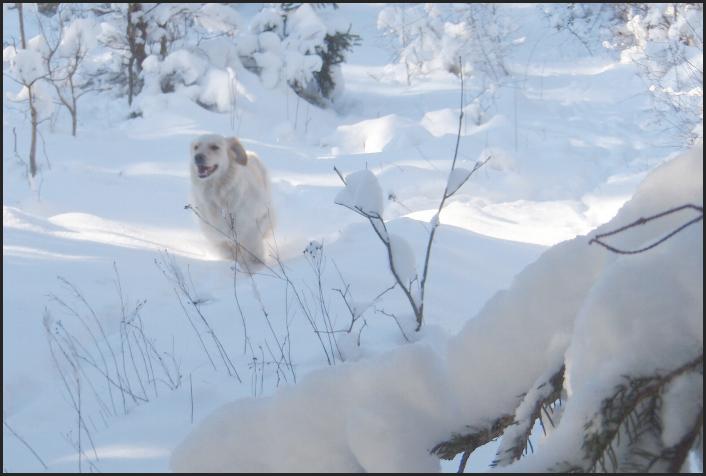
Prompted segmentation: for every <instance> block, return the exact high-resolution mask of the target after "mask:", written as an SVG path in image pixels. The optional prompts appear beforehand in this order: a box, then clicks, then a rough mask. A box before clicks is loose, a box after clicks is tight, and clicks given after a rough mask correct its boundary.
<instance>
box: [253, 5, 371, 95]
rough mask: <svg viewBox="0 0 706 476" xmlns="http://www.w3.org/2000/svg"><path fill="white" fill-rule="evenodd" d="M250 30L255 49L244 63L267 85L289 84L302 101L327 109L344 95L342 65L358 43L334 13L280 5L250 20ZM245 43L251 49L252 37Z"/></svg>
mask: <svg viewBox="0 0 706 476" xmlns="http://www.w3.org/2000/svg"><path fill="white" fill-rule="evenodd" d="M250 30H251V32H252V34H253V35H255V37H256V39H257V47H256V48H255V49H253V50H252V52H251V53H250V54H249V55H247V54H246V55H245V56H251V57H252V58H253V59H254V60H255V61H254V64H253V63H252V62H249V61H247V60H244V61H243V64H245V65H246V66H247V65H250V66H251V68H252V69H253V70H255V71H257V72H258V73H259V74H260V77H261V78H262V80H263V84H265V85H266V86H267V87H270V88H272V87H275V86H277V85H278V84H287V85H289V87H291V88H292V90H293V91H294V92H295V93H296V94H297V95H299V96H301V97H302V98H304V99H306V100H307V101H309V102H310V103H312V104H315V105H317V106H319V107H326V106H328V105H329V104H330V103H331V102H332V101H333V100H335V98H336V97H337V96H339V95H340V94H341V92H342V90H343V81H342V77H341V75H340V66H339V65H340V64H341V63H342V62H344V61H345V53H346V52H347V51H350V50H351V49H352V47H353V46H354V45H355V44H356V43H357V42H358V40H359V37H358V35H355V34H354V33H351V31H350V25H346V24H344V23H343V22H342V21H341V19H340V18H337V17H336V16H335V12H333V13H332V12H328V15H326V16H324V12H321V11H319V12H317V11H316V10H315V9H314V7H313V6H312V5H310V4H306V3H304V4H282V6H281V7H280V8H279V9H275V8H264V9H263V10H262V11H260V12H259V13H258V14H257V15H256V16H255V17H254V18H253V20H252V22H251V25H250ZM246 44H248V45H253V46H254V44H255V42H254V41H252V40H251V37H246Z"/></svg>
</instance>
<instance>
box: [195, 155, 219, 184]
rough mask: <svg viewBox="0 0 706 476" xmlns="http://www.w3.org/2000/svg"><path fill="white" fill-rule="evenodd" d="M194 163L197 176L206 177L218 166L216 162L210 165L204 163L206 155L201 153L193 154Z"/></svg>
mask: <svg viewBox="0 0 706 476" xmlns="http://www.w3.org/2000/svg"><path fill="white" fill-rule="evenodd" d="M194 163H195V164H196V169H197V171H198V176H199V178H206V177H208V176H209V175H211V174H212V173H213V172H215V171H216V169H217V168H218V164H215V165H212V166H211V167H209V166H208V165H206V157H204V155H203V154H196V155H195V156H194Z"/></svg>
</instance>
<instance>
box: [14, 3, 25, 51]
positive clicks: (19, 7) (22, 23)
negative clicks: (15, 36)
mask: <svg viewBox="0 0 706 476" xmlns="http://www.w3.org/2000/svg"><path fill="white" fill-rule="evenodd" d="M15 6H16V7H17V14H18V15H19V17H20V45H22V49H23V50H24V49H26V48H27V39H26V38H25V20H24V15H23V13H22V4H21V3H15Z"/></svg>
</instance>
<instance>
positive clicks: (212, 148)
mask: <svg viewBox="0 0 706 476" xmlns="http://www.w3.org/2000/svg"><path fill="white" fill-rule="evenodd" d="M218 149H219V147H218V146H217V145H212V146H211V150H212V151H214V152H215V151H217V150H218Z"/></svg>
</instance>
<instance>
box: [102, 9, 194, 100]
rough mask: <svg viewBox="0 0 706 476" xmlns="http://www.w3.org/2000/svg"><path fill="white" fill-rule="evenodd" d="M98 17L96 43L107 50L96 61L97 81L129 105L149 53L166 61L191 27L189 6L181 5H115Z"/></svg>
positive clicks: (191, 20) (138, 84)
mask: <svg viewBox="0 0 706 476" xmlns="http://www.w3.org/2000/svg"><path fill="white" fill-rule="evenodd" d="M97 16H98V19H99V20H100V25H101V32H100V34H99V36H98V40H99V42H100V43H101V45H102V46H104V47H105V49H106V50H107V51H106V52H100V53H102V54H99V55H98V56H97V58H96V61H97V62H98V63H99V64H100V66H98V67H97V68H96V75H95V76H96V80H100V81H101V82H102V83H103V87H104V88H105V89H112V90H117V92H118V94H120V95H125V96H127V98H128V104H130V105H131V104H132V101H133V98H134V97H135V96H137V95H138V94H139V93H140V91H142V87H143V85H144V77H143V75H142V69H143V63H144V61H145V59H146V58H147V57H148V56H149V55H151V54H153V55H158V56H159V58H160V59H162V60H163V59H164V58H166V57H167V55H168V54H169V53H170V52H171V51H173V50H175V49H177V48H178V46H179V44H178V41H179V40H181V39H182V38H183V37H184V36H185V35H186V34H187V32H188V30H189V28H190V26H191V25H192V24H193V11H192V7H191V6H189V5H182V4H168V3H159V4H143V3H114V4H110V7H109V8H107V9H106V10H103V11H101V12H100V13H99V14H98V15H97ZM165 84H166V86H167V89H169V87H170V86H169V83H168V82H167V83H165ZM116 86H117V88H116Z"/></svg>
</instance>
